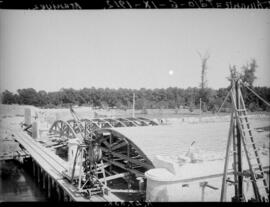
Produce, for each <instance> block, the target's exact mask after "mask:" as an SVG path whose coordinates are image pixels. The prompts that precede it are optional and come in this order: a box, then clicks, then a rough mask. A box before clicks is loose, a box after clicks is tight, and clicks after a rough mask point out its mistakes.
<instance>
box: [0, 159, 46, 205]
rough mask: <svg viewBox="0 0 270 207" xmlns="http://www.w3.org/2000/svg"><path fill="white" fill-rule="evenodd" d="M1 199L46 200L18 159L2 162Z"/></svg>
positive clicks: (0, 165) (0, 164) (0, 167)
mask: <svg viewBox="0 0 270 207" xmlns="http://www.w3.org/2000/svg"><path fill="white" fill-rule="evenodd" d="M0 170H1V171H0V172H1V179H0V201H12V202H13V201H46V200H47V198H46V196H45V193H44V192H42V191H41V190H40V189H39V187H38V185H37V184H36V183H35V182H34V180H33V178H32V177H31V175H30V174H29V172H28V171H26V169H25V168H23V167H22V165H21V164H20V163H18V162H16V161H12V160H11V161H1V162H0Z"/></svg>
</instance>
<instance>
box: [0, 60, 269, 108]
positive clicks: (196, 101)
mask: <svg viewBox="0 0 270 207" xmlns="http://www.w3.org/2000/svg"><path fill="white" fill-rule="evenodd" d="M200 57H201V60H202V74H201V81H202V82H201V84H200V88H197V87H193V88H192V87H188V88H186V89H182V88H178V87H169V88H166V89H145V88H141V89H139V90H135V89H125V88H119V89H110V88H95V87H92V88H83V89H80V90H75V89H73V88H62V89H60V90H59V91H55V92H48V93H47V92H46V91H44V90H41V91H36V90H35V89H33V88H25V89H19V90H17V93H15V94H13V93H12V92H10V91H8V90H5V91H4V92H3V93H2V94H1V100H2V103H3V104H26V105H34V106H38V107H44V108H56V107H69V106H70V104H72V105H79V106H81V105H85V106H91V107H96V108H103V109H108V108H118V109H124V110H126V109H129V108H132V104H133V94H135V97H136V99H135V100H136V104H135V108H136V109H180V108H183V107H185V108H189V110H190V111H193V109H194V108H199V107H201V108H202V110H203V111H213V112H216V111H217V110H218V109H219V107H220V106H221V105H222V103H223V102H224V100H225V98H226V96H227V94H228V92H229V88H230V87H227V88H220V89H217V90H214V89H211V88H208V87H207V86H206V83H207V80H206V76H205V74H206V70H207V60H208V59H209V55H205V56H202V55H200ZM257 67H258V65H257V63H256V60H255V59H252V60H251V61H250V62H248V63H247V64H246V65H243V66H242V72H238V71H237V68H236V66H230V67H229V69H230V72H231V76H230V77H228V79H230V78H232V77H237V76H238V77H239V78H241V80H242V81H243V82H245V83H247V84H248V85H249V86H250V87H251V88H252V89H253V90H254V91H255V92H256V93H257V94H258V95H259V96H261V97H262V98H263V99H265V100H266V101H267V102H269V101H270V88H269V87H253V82H254V80H255V79H256V78H257V77H256V76H255V71H256V68H257ZM242 92H243V97H244V100H245V103H246V106H247V108H248V109H249V110H250V111H260V110H261V111H265V110H267V111H270V109H269V107H267V106H266V105H265V104H264V103H263V101H261V100H259V99H258V98H256V96H255V95H254V94H252V93H251V92H250V91H249V90H247V89H246V88H243V90H242ZM230 103H231V100H230V98H229V99H227V100H226V102H225V103H224V105H223V106H224V108H225V109H226V108H230V107H231V106H230Z"/></svg>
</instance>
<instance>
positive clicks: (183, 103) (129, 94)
mask: <svg viewBox="0 0 270 207" xmlns="http://www.w3.org/2000/svg"><path fill="white" fill-rule="evenodd" d="M253 90H254V91H255V92H256V93H257V94H259V95H260V96H261V97H262V98H264V99H265V100H266V101H268V102H269V100H270V88H269V87H253ZM228 92H229V87H228V88H220V89H217V90H214V89H211V88H204V89H201V88H197V87H193V88H192V87H189V88H186V89H182V88H177V87H169V88H166V89H145V88H141V89H139V90H135V89H124V88H119V89H110V88H95V87H92V88H83V89H80V90H75V89H72V88H63V89H61V90H59V91H56V92H46V91H44V90H41V91H36V90H35V89H33V88H25V89H19V90H17V93H12V92H10V91H8V90H6V91H4V92H3V93H2V94H1V96H2V103H3V104H26V105H34V106H38V107H43V108H55V107H68V106H69V105H70V104H72V105H79V106H81V105H84V106H92V107H97V108H104V109H108V108H118V109H128V108H132V104H133V94H135V100H136V104H135V108H136V109H180V108H181V107H188V108H189V109H190V110H192V109H194V108H199V106H200V102H201V106H202V109H203V111H217V110H218V108H219V107H220V106H221V104H222V103H223V101H224V99H225V97H226V95H227V93H228ZM243 95H244V97H245V102H246V106H247V107H248V108H249V109H250V110H269V109H268V108H267V107H266V105H265V104H264V103H263V102H262V101H261V100H259V99H257V98H256V96H254V95H253V94H252V93H250V92H249V91H248V90H243ZM229 107H230V99H228V100H227V102H226V103H225V104H224V108H229Z"/></svg>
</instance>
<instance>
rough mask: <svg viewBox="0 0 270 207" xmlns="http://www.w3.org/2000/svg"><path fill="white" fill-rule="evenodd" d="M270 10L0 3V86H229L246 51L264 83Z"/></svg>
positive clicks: (269, 72) (268, 70)
mask: <svg viewBox="0 0 270 207" xmlns="http://www.w3.org/2000/svg"><path fill="white" fill-rule="evenodd" d="M269 37H270V12H269V11H267V10H251V9H250V10H246V9H245V10H244V9H240V10H239V9H234V10H231V9H222V10H216V9H203V10H202V9H194V10H193V9H176V10H172V9H171V10H166V9H164V10H163V9H162V10H139V9H138V10H83V11H80V10H76V11H74V10H73V11H64V10H62V11H61V10H58V11H32V10H31V11H30V10H0V92H3V91H4V90H9V91H11V92H16V90H17V89H22V88H34V89H36V90H37V91H38V90H45V91H58V90H60V89H61V88H74V89H82V88H84V87H86V88H91V87H96V88H99V87H100V88H106V87H108V88H116V89H117V88H132V89H140V88H150V89H153V88H167V87H180V88H188V87H199V84H200V76H201V59H200V56H199V54H198V53H201V54H202V55H204V54H206V53H208V54H209V55H210V58H209V59H208V69H207V76H206V77H207V80H208V84H207V85H208V87H211V88H214V89H218V88H220V87H227V86H229V84H230V83H229V81H228V80H227V79H226V77H228V76H229V65H236V66H237V67H238V69H239V71H241V66H242V65H245V64H247V63H248V62H249V61H250V60H251V58H254V59H256V61H257V64H258V68H257V71H256V76H257V77H258V78H257V80H256V81H255V83H254V85H255V86H268V87H269V86H270V81H269V80H270V58H269V54H270V38H269Z"/></svg>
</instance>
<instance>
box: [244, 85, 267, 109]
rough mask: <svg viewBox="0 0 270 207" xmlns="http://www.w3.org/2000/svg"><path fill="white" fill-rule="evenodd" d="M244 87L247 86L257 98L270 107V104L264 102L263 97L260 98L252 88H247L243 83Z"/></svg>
mask: <svg viewBox="0 0 270 207" xmlns="http://www.w3.org/2000/svg"><path fill="white" fill-rule="evenodd" d="M243 86H245V87H246V88H247V89H248V90H249V91H251V92H252V93H253V94H254V95H255V96H257V97H258V98H259V99H260V100H261V101H262V102H264V103H265V104H266V105H267V106H269V107H270V103H268V102H267V101H266V100H264V99H263V98H262V97H261V96H259V95H258V94H257V93H256V92H255V91H253V90H252V89H251V88H249V87H248V86H247V84H245V83H243Z"/></svg>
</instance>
